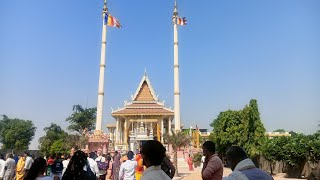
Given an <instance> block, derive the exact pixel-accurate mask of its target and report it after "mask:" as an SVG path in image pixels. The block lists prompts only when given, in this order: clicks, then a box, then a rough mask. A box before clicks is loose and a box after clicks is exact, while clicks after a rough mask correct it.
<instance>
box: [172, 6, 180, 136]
mask: <svg viewBox="0 0 320 180" xmlns="http://www.w3.org/2000/svg"><path fill="white" fill-rule="evenodd" d="M176 18H178V10H177V0H175V1H174V11H173V17H172V20H173V49H174V52H173V53H174V66H173V71H174V129H175V131H180V130H181V119H180V88H179V58H178V27H177V26H178V25H177V20H176Z"/></svg>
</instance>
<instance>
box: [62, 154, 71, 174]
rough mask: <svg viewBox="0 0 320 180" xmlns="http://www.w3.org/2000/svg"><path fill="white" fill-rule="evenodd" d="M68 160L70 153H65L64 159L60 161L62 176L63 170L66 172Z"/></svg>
mask: <svg viewBox="0 0 320 180" xmlns="http://www.w3.org/2000/svg"><path fill="white" fill-rule="evenodd" d="M69 161H70V155H69V154H66V155H65V157H64V160H63V161H62V165H63V170H62V176H63V174H64V172H66V169H67V167H68V164H69Z"/></svg>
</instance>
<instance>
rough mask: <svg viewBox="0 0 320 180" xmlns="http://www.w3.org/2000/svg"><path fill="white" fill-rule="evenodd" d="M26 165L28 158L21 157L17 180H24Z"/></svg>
mask: <svg viewBox="0 0 320 180" xmlns="http://www.w3.org/2000/svg"><path fill="white" fill-rule="evenodd" d="M25 163H26V158H25V157H24V156H20V158H19V160H18V163H17V167H16V180H23V178H24V175H25V171H24V165H25Z"/></svg>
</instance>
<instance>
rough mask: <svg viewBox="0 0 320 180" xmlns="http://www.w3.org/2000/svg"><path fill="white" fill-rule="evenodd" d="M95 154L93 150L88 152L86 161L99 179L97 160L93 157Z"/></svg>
mask: <svg viewBox="0 0 320 180" xmlns="http://www.w3.org/2000/svg"><path fill="white" fill-rule="evenodd" d="M95 156H96V154H95V153H94V152H91V153H89V157H88V158H87V159H88V162H89V165H90V168H91V171H92V172H93V173H94V174H95V175H96V176H97V179H99V177H100V175H99V168H98V164H97V162H96V161H95V160H94V159H93V158H94V157H95Z"/></svg>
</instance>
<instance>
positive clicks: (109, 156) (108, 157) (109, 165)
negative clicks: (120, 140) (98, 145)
mask: <svg viewBox="0 0 320 180" xmlns="http://www.w3.org/2000/svg"><path fill="white" fill-rule="evenodd" d="M106 161H107V162H108V169H107V175H106V180H111V179H112V164H113V160H112V158H111V155H110V154H107V157H106Z"/></svg>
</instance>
